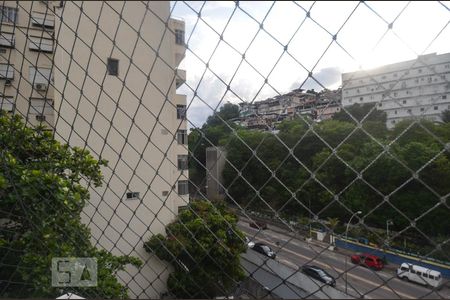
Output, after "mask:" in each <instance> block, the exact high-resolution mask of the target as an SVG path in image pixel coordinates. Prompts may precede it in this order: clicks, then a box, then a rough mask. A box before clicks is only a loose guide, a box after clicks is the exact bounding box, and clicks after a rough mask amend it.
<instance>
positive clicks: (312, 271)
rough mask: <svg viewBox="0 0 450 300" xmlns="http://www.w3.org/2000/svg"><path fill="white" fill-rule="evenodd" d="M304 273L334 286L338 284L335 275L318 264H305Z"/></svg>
mask: <svg viewBox="0 0 450 300" xmlns="http://www.w3.org/2000/svg"><path fill="white" fill-rule="evenodd" d="M302 273H303V274H305V275H308V276H309V277H312V278H314V279H317V280H319V281H321V282H323V283H325V284H328V285H331V286H333V287H335V286H336V279H334V278H333V276H331V275H330V274H328V273H327V272H326V271H325V270H324V269H321V268H319V267H317V266H308V265H305V266H303V267H302Z"/></svg>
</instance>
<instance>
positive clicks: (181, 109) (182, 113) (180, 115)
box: [177, 105, 186, 120]
mask: <svg viewBox="0 0 450 300" xmlns="http://www.w3.org/2000/svg"><path fill="white" fill-rule="evenodd" d="M177 119H183V120H184V119H186V105H177Z"/></svg>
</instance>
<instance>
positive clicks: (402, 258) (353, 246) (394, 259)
mask: <svg viewBox="0 0 450 300" xmlns="http://www.w3.org/2000/svg"><path fill="white" fill-rule="evenodd" d="M335 242H336V246H337V247H340V248H343V249H350V250H352V251H355V252H365V253H371V254H374V255H377V256H379V257H384V256H385V257H386V259H387V261H388V263H393V264H397V265H400V264H401V263H404V262H406V263H411V264H414V265H419V266H422V267H425V268H429V269H432V270H436V271H439V272H441V273H442V276H444V277H447V278H450V265H445V264H442V263H437V262H433V261H429V260H426V259H421V258H418V257H413V256H410V255H405V254H402V253H398V252H395V251H391V250H386V251H382V250H380V249H377V248H374V247H371V246H367V245H363V244H360V243H355V242H353V241H348V242H346V240H341V239H337V238H336V239H335Z"/></svg>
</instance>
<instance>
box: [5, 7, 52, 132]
mask: <svg viewBox="0 0 450 300" xmlns="http://www.w3.org/2000/svg"><path fill="white" fill-rule="evenodd" d="M1 4H2V5H1V6H0V9H1V14H0V18H1V23H0V92H1V95H0V109H3V110H6V111H8V112H11V113H14V112H15V113H17V114H20V115H21V116H23V117H24V118H26V121H27V123H28V124H29V125H31V126H36V125H39V124H42V125H46V126H49V127H51V125H52V124H53V122H54V114H53V108H52V107H53V100H54V99H53V98H54V97H53V85H52V83H53V82H52V80H53V77H52V65H53V55H54V39H53V34H54V29H55V18H54V14H53V12H52V10H51V9H50V8H49V6H47V5H45V4H44V3H42V2H41V1H36V2H17V3H16V2H15V1H3V2H2V3H1Z"/></svg>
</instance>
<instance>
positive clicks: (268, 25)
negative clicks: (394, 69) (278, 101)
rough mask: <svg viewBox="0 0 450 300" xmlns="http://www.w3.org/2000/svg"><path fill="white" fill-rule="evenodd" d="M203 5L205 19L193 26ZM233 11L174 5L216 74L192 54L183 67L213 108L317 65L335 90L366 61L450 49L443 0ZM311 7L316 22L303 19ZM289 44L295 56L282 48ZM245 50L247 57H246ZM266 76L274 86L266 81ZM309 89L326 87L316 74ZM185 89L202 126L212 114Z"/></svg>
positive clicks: (192, 44) (262, 5) (257, 95)
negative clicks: (390, 26)
mask: <svg viewBox="0 0 450 300" xmlns="http://www.w3.org/2000/svg"><path fill="white" fill-rule="evenodd" d="M203 4H204V5H203ZM188 5H189V6H191V7H192V8H193V9H194V11H193V10H192V9H191V8H189V7H188ZM202 6H203V9H202V10H201V18H202V20H200V21H199V22H198V24H197V27H195V29H194V24H195V23H196V22H197V21H198V16H197V13H198V12H199V11H200V9H201V7H202ZM405 7H406V8H405ZM355 8H356V10H355ZM234 9H235V3H234V2H231V1H230V2H228V1H225V2H222V1H219V2H206V3H203V2H187V3H183V2H176V6H175V10H174V15H176V16H180V17H182V18H184V19H185V21H186V38H188V37H189V36H190V35H192V36H191V38H190V40H189V48H190V50H191V51H192V52H194V53H195V55H197V56H199V57H200V58H201V59H202V60H203V61H205V62H208V61H209V65H208V67H209V68H210V70H211V71H212V72H210V71H208V72H207V73H206V74H205V76H203V77H202V75H203V72H204V71H205V63H203V62H202V61H201V60H199V59H198V58H196V57H195V55H193V54H192V52H190V51H187V53H186V58H185V61H184V62H183V65H182V67H184V68H186V71H187V83H188V84H189V86H191V87H194V88H195V87H197V86H198V89H197V91H198V94H199V96H201V97H202V98H203V97H204V101H206V102H207V103H208V104H210V105H211V106H212V107H215V106H216V105H217V104H218V103H219V101H220V100H221V99H222V100H223V101H222V102H221V103H222V104H223V103H226V101H230V102H233V103H238V102H240V101H242V100H244V101H253V100H263V99H265V98H267V97H271V96H274V95H276V94H277V93H285V92H288V91H290V90H291V89H292V88H293V87H298V86H299V85H300V84H302V83H303V81H305V79H306V78H307V76H308V71H309V70H311V69H313V76H314V77H315V78H316V79H317V80H318V81H320V82H321V83H322V84H323V85H324V86H326V87H329V88H337V87H338V86H339V84H340V72H349V71H353V70H355V69H357V68H358V67H359V66H360V65H361V66H362V67H364V68H371V67H375V66H378V65H383V64H387V63H392V62H397V61H402V60H408V59H413V58H414V57H415V55H416V53H419V54H421V53H422V52H423V51H426V53H429V52H438V53H445V52H450V44H449V43H448V40H449V38H450V28H449V27H450V26H447V27H445V26H446V24H447V22H448V21H449V12H448V10H446V9H445V8H444V7H443V6H442V5H441V4H439V3H437V2H434V3H433V2H432V3H430V2H411V3H410V4H409V5H407V3H405V2H402V1H400V2H372V1H366V2H364V3H362V2H359V1H358V2H357V1H354V2H343V3H334V2H299V3H298V4H296V3H293V2H281V1H280V2H275V4H274V3H273V2H247V1H239V8H237V9H236V11H235V12H234V14H233V15H232V13H233V10H234ZM309 9H310V13H311V18H312V19H309V18H307V19H306V21H304V19H305V16H306V11H308V10H309ZM354 10H355V11H354ZM402 10H403V12H402V13H401V14H400V16H399V17H398V18H397V16H398V15H399V13H400V12H401V11H402ZM268 12H269V13H268ZM230 16H232V17H231V19H230ZM264 18H265V21H264V29H265V30H267V32H268V33H266V32H264V31H262V30H260V27H259V25H260V22H262V20H263V19H264ZM394 20H395V22H394V26H393V31H392V30H391V31H388V24H389V23H391V22H393V21H394ZM303 21H304V23H303V24H302V22H303ZM316 22H317V23H319V24H320V25H318V24H316ZM205 23H206V24H205ZM344 23H345V25H344ZM227 24H228V25H227ZM300 24H302V25H301V26H300ZM447 25H448V24H447ZM225 26H226V29H225V30H224V28H225ZM299 26H300V29H298V28H299ZM210 27H212V28H213V29H214V30H215V31H217V32H218V33H219V34H222V33H223V40H224V41H225V42H226V43H228V44H229V45H227V44H226V43H225V42H224V41H220V38H219V35H218V34H216V33H215V32H214V30H212V29H211V28H210ZM442 29H444V30H443V31H442V32H441V33H440V35H439V37H438V38H436V36H437V35H438V34H439V32H440V31H441V30H442ZM339 30H340V31H339ZM258 31H259V33H258V34H257V35H256V33H257V32H258ZM337 31H339V33H338V35H337V42H338V43H339V44H336V43H334V42H333V43H332V44H331V46H330V43H331V42H332V35H333V34H335V33H336V32H337ZM294 34H295V35H294ZM255 35H256V37H255ZM271 35H272V37H271ZM274 38H275V39H276V40H275V39H274ZM431 42H432V43H431ZM218 43H219V46H217V45H218ZM280 43H281V45H280ZM288 43H289V44H288ZM430 43H431V46H430V47H429V45H430ZM285 44H288V52H289V53H285V52H284V45H285ZM216 48H217V49H216ZM233 48H234V49H233ZM214 51H215V54H214V55H213V56H212V57H211V54H212V53H213V52H214ZM244 52H245V61H242V56H241V54H242V53H244ZM280 57H281V58H280ZM305 68H306V69H307V70H305ZM214 73H215V74H216V75H217V76H219V77H220V78H221V79H222V80H223V81H224V82H225V83H226V84H230V87H231V90H232V91H233V92H234V94H233V93H231V92H226V93H225V91H226V85H224V84H223V83H221V81H220V80H219V79H218V78H216V75H214ZM266 78H267V79H268V84H265V83H264V80H265V79H266ZM304 87H305V88H314V89H320V86H319V85H318V84H317V83H315V82H314V81H313V80H311V79H308V80H307V81H306V82H305V85H304ZM184 91H187V95H188V99H191V100H192V99H193V100H192V103H191V104H192V108H191V111H189V112H188V118H189V119H190V120H191V121H192V122H193V123H195V124H198V125H201V124H202V123H203V122H204V121H205V120H206V118H207V117H208V115H210V114H211V112H212V111H211V109H208V108H207V107H206V105H205V104H203V103H202V102H201V101H200V100H199V99H196V98H194V97H193V93H192V91H190V90H189V89H184ZM241 99H242V100H241Z"/></svg>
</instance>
